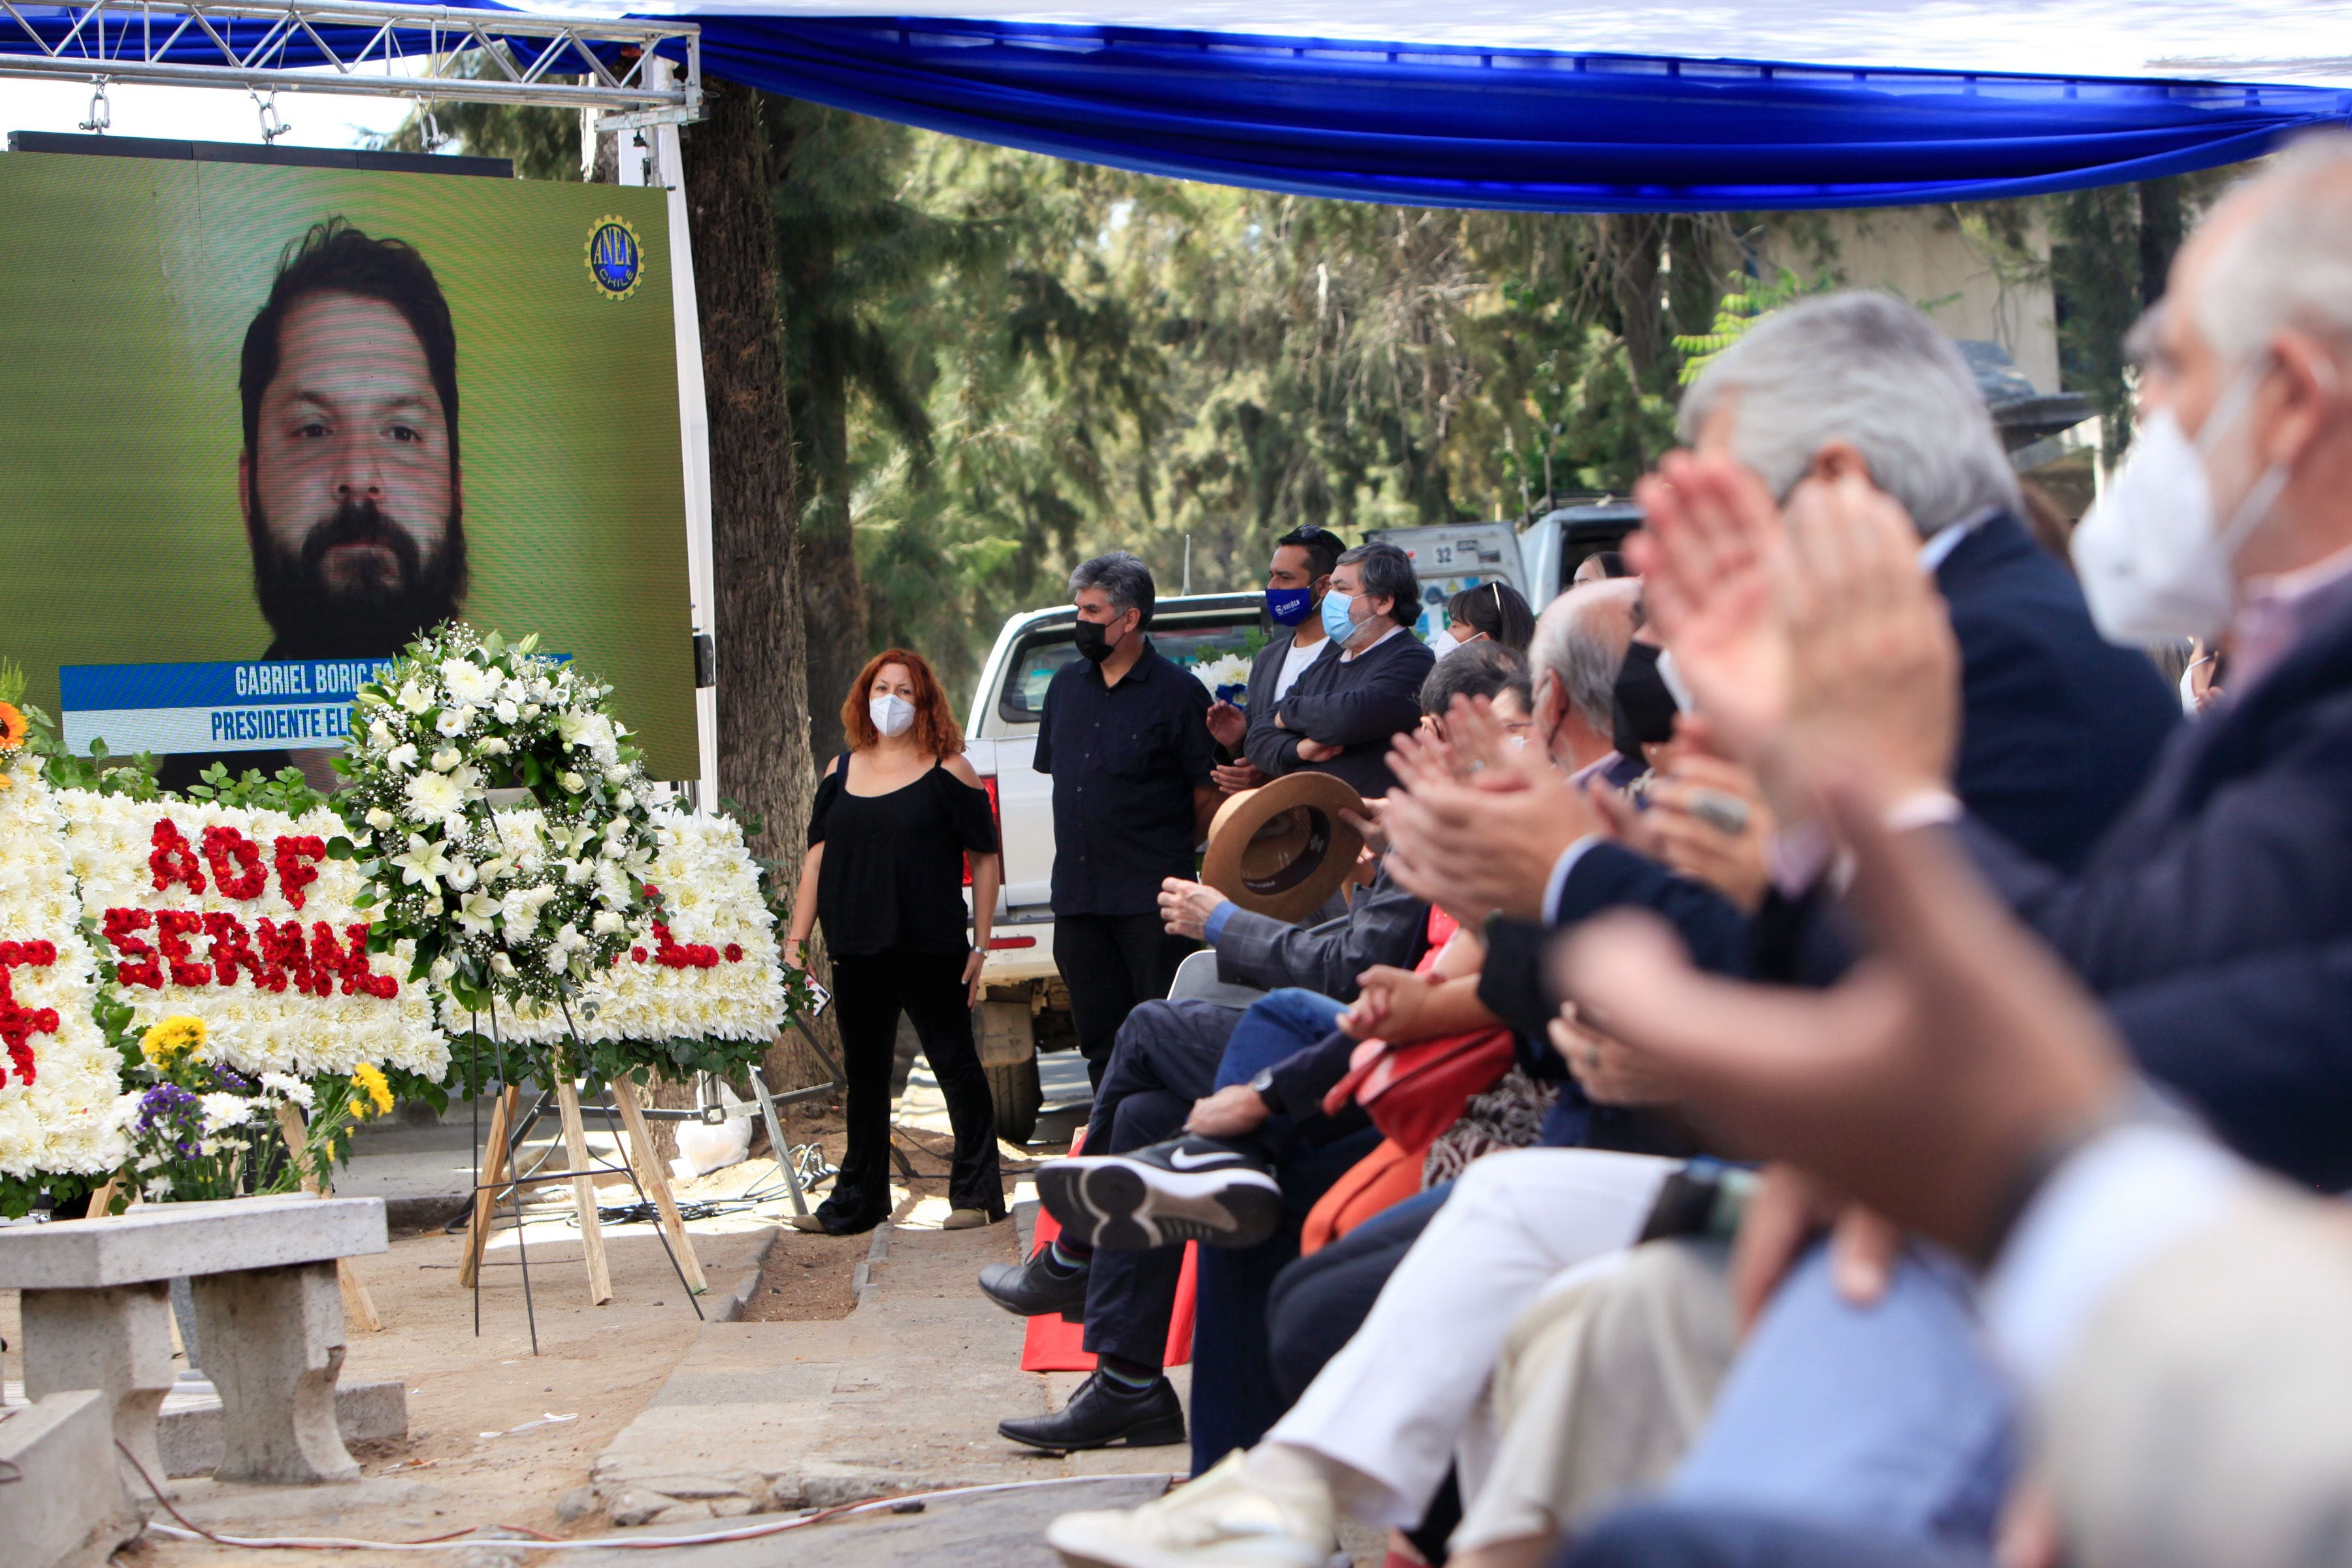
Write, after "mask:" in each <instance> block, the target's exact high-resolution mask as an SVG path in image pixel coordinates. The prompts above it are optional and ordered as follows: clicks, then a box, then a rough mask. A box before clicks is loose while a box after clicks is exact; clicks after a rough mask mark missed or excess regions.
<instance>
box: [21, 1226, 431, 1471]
mask: <svg viewBox="0 0 2352 1568" xmlns="http://www.w3.org/2000/svg"><path fill="white" fill-rule="evenodd" d="M385 1246H386V1242H385V1237H384V1221H383V1199H381V1198H314V1197H310V1196H308V1195H307V1194H300V1193H289V1194H281V1195H278V1196H272V1197H259V1198H233V1199H230V1200H228V1201H226V1202H221V1203H190V1204H147V1205H141V1206H139V1207H137V1208H134V1209H131V1211H130V1212H129V1213H127V1214H122V1215H113V1216H110V1217H106V1218H99V1219H79V1220H61V1221H58V1223H56V1224H53V1225H29V1226H26V1225H19V1226H5V1227H0V1289H12V1288H13V1289H17V1290H21V1291H22V1292H24V1328H25V1389H26V1393H27V1394H30V1395H31V1396H32V1397H33V1398H35V1399H39V1398H41V1397H43V1396H44V1395H46V1394H53V1393H59V1392H63V1391H65V1390H68V1389H76V1388H95V1389H98V1390H99V1391H100V1392H101V1393H102V1394H104V1395H105V1396H106V1399H107V1401H108V1403H109V1405H110V1406H111V1409H112V1413H113V1420H114V1436H115V1438H116V1440H117V1441H119V1442H121V1445H122V1446H123V1447H124V1448H125V1449H127V1450H129V1452H130V1453H131V1456H132V1457H133V1458H136V1459H137V1461H138V1462H139V1464H141V1465H142V1466H144V1467H145V1468H146V1470H147V1473H148V1475H149V1476H151V1477H152V1478H153V1479H154V1481H155V1483H156V1484H157V1485H159V1486H160V1485H162V1484H163V1458H162V1456H161V1454H160V1453H159V1452H158V1451H157V1447H156V1441H155V1419H156V1415H157V1413H158V1412H159V1411H160V1410H161V1409H162V1408H163V1396H164V1395H165V1394H169V1393H171V1392H172V1388H173V1384H174V1383H175V1381H176V1375H175V1373H174V1371H173V1365H172V1327H171V1318H172V1303H171V1294H170V1281H171V1280H173V1279H175V1278H178V1277H180V1276H183V1275H184V1276H186V1277H187V1279H188V1280H189V1283H190V1287H191V1289H192V1291H193V1293H194V1297H195V1303H196V1332H197V1336H198V1338H199V1339H200V1340H201V1341H202V1342H203V1344H204V1355H205V1373H206V1375H207V1376H209V1377H210V1378H211V1379H212V1382H213V1385H214V1387H215V1388H216V1389H217V1390H218V1391H219V1394H220V1399H221V1438H222V1452H221V1462H220V1467H219V1468H217V1469H215V1471H214V1472H213V1474H214V1475H215V1478H216V1479H220V1480H225V1481H251V1482H262V1483H268V1484H276V1485H295V1486H300V1485H309V1484H311V1483H315V1482H320V1481H341V1480H351V1479H355V1478H356V1477H357V1476H358V1475H359V1466H358V1465H356V1464H354V1463H353V1462H352V1457H351V1454H350V1452H349V1451H348V1450H346V1449H345V1448H344V1447H343V1439H342V1435H341V1432H339V1431H338V1430H337V1428H336V1421H335V1380H336V1378H337V1376H338V1375H339V1374H340V1373H341V1370H342V1364H343V1301H342V1292H341V1288H340V1286H338V1284H337V1283H336V1279H335V1260H336V1259H337V1258H351V1257H354V1256H356V1255H358V1254H361V1253H365V1252H382V1251H383V1250H384V1248H385ZM130 1484H131V1486H132V1487H133V1488H134V1489H136V1495H143V1494H144V1492H145V1487H144V1486H143V1485H142V1483H141V1482H139V1481H138V1480H137V1479H135V1478H134V1479H131V1483H130Z"/></svg>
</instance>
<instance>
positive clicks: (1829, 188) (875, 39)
mask: <svg viewBox="0 0 2352 1568" xmlns="http://www.w3.org/2000/svg"><path fill="white" fill-rule="evenodd" d="M697 19H698V20H699V21H700V22H701V23H702V25H703V27H704V35H703V47H704V68H705V70H706V71H708V72H709V74H711V75H714V76H719V77H727V78H732V79H737V80H740V81H745V82H749V83H751V84H752V85H755V86H758V87H761V88H766V89H770V90H772V91H775V92H781V93H787V94H790V95H792V96H793V97H796V98H805V99H812V100H815V101H817V102H820V103H827V104H832V105H834V106H835V107H837V108H841V109H847V110H856V111H857V112H859V113H863V114H872V115H878V116H880V117H882V118H884V119H888V120H898V121H906V122H907V123H908V124H913V125H920V126H924V127H927V128H929V129H930V130H934V131H944V132H951V133H953V134H955V135H958V136H969V137H972V138H975V139H977V140H980V141H984V142H1002V143H1004V144H1006V145H1010V146H1014V147H1025V148H1028V149H1030V150H1032V151H1034V152H1039V153H1053V154H1055V155H1056V156H1059V157H1065V158H1076V159H1082V160H1085V161H1087V162H1090V163H1108V164H1113V165H1115V166H1118V167H1120V168H1127V169H1136V170H1140V171H1143V172H1145V173H1149V174H1174V175H1178V176H1181V177H1182V178H1186V179H1195V180H1208V181H1213V182H1215V183H1218V184H1234V185H1249V186H1255V187H1257V188H1259V189H1263V190H1273V191H1286V192H1294V193H1297V194H1298V195H1317V196H1342V197H1349V198H1352V199H1355V200H1360V201H1375V202H1396V203H1404V204H1416V205H1440V206H1474V207H1498V208H1517V209H1524V210H1536V211H1580V212H1689V211H1712V210H1726V209H1728V210H1756V209H1764V208H1797V207H1847V206H1887V205H1901V204H1906V203H1914V202H1938V201H1955V200H1985V199H1990V198H1995V197H2003V196H2021V195H2034V194H2037V193H2042V192H2049V191H2063V190H2071V189H2074V188H2077V187H2081V186H2085V185H2100V184H2116V183H2117V182H2121V181H2126V180H2141V179H2149V178H2153V177H2155V176H2158V175H2162V174H2181V173H2184V172H2186V171H2189V170H2192V169H2201V168H2209V167H2211V166H2213V165H2216V164H2221V163H2233V162H2237V161H2240V160H2242V159H2246V158H2251V157H2254V156H2256V155H2258V154H2259V153H2263V152H2264V151H2266V150H2267V149H2268V148H2270V147H2271V146H2272V145H2273V143H2274V142H2277V141H2278V140H2279V139H2280V138H2281V137H2283V136H2285V135H2288V134H2291V133H2293V132H2296V131H2299V130H2302V129H2305V128H2306V127H2310V126H2315V125H2320V124H2326V123H2331V122H2342V121H2345V120H2346V119H2347V115H2352V92H2346V91H2342V90H2339V89H2335V88H2327V87H2303V86H2248V85H2229V84H2220V83H2211V82H2197V81H2176V80H2153V79H2137V80H2134V79H2103V78H2076V77H2034V76H1988V75H1982V74H1978V73H1974V72H1967V73H1963V72H1946V71H1934V70H1902V69H1864V68H1850V69H1840V68H1823V67H1819V66H1805V65H1797V64H1789V63H1778V62H1771V63H1768V62H1761V61H1749V60H1723V59H1682V58H1666V57H1657V56H1626V55H1616V54H1566V53H1553V52H1547V51H1540V50H1526V49H1513V50H1495V49H1481V48H1477V47H1467V46H1460V45H1429V44H1391V45H1381V44H1378V43H1366V42H1361V41H1357V40H1317V39H1309V38H1297V37H1263V36H1256V35H1250V34H1241V33H1232V32H1219V33H1207V32H1172V31H1162V30H1154V29H1149V28H1140V27H1121V26H1048V25H1041V24H1035V23H1015V22H1001V21H987V20H956V19H941V18H926V19H919V20H915V19H909V20H901V21H895V22H893V21H875V20H863V19H856V18H820V17H803V16H795V17H782V16H779V17H750V16H740V15H739V14H733V13H730V14H729V15H725V16H710V15H705V16H700V17H698V18H697Z"/></svg>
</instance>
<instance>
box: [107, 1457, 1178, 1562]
mask: <svg viewBox="0 0 2352 1568" xmlns="http://www.w3.org/2000/svg"><path fill="white" fill-rule="evenodd" d="M114 1447H115V1451H116V1452H118V1453H120V1454H121V1456H122V1457H123V1458H125V1459H126V1460H128V1461H129V1462H130V1465H131V1468H132V1469H134V1470H137V1471H138V1472H139V1479H141V1480H142V1481H144V1482H146V1483H147V1489H148V1490H149V1491H150V1492H152V1493H153V1494H154V1497H155V1500H156V1501H157V1502H158V1503H161V1504H162V1505H163V1511H164V1512H166V1513H168V1514H170V1515H171V1516H172V1517H173V1519H175V1520H177V1521H179V1523H178V1524H177V1525H176V1526H175V1525H169V1524H150V1525H148V1526H147V1529H148V1531H150V1532H151V1533H153V1534H156V1535H164V1536H172V1537H175V1538H178V1539H183V1540H189V1541H209V1542H212V1543H213V1544H214V1545H215V1546H233V1547H237V1548H240V1549H242V1550H245V1551H251V1552H295V1551H299V1552H446V1551H449V1550H450V1549H451V1548H453V1547H457V1546H500V1547H511V1548H513V1549H514V1550H516V1551H519V1552H586V1551H591V1550H595V1551H608V1550H619V1551H624V1552H667V1551H668V1550H669V1549H670V1548H671V1547H673V1546H716V1545H719V1544H721V1543H723V1542H730V1541H757V1540H758V1539H760V1538H761V1536H763V1535H782V1534H783V1533H784V1532H785V1531H793V1530H806V1529H807V1528H808V1527H809V1526H811V1525H813V1524H823V1523H824V1521H827V1520H830V1519H846V1518H848V1517H850V1516H851V1515H853V1514H860V1513H872V1512H874V1511H875V1510H878V1509H888V1510H892V1511H893V1512H914V1511H917V1510H910V1509H908V1508H907V1507H906V1506H905V1505H906V1504H908V1503H910V1502H913V1503H928V1502H931V1501H935V1500H939V1499H942V1498H956V1497H977V1496H979V1495H981V1494H982V1493H985V1492H1010V1491H1025V1490H1029V1489H1034V1488H1037V1487H1066V1486H1071V1485H1075V1484H1076V1483H1077V1482H1080V1481H1099V1480H1101V1479H1104V1478H1103V1477H1101V1476H1050V1477H1047V1478H1045V1479H1041V1480H1032V1481H992V1482H989V1483H988V1484H986V1485H984V1486H976V1487H947V1488H944V1489H940V1490H939V1491H929V1492H902V1493H900V1494H898V1495H897V1496H895V1497H880V1498H869V1499H867V1500H866V1501H864V1502H852V1503H842V1504H839V1505H837V1506H835V1507H833V1508H821V1509H814V1510H810V1511H809V1512H806V1513H802V1514H795V1515H793V1517H792V1518H790V1519H781V1520H773V1521H766V1522H763V1523H760V1524H748V1525H741V1526H738V1527H737V1528H735V1529H733V1530H712V1531H702V1532H700V1533H698V1534H694V1535H605V1536H594V1537H590V1538H587V1539H584V1540H578V1541H564V1540H560V1539H558V1538H556V1537H553V1536H549V1535H544V1534H541V1532H540V1531H535V1530H531V1531H525V1530H521V1529H520V1528H518V1527H516V1526H514V1525H506V1524H500V1525H493V1526H491V1527H490V1528H492V1529H494V1530H501V1531H509V1532H510V1533H508V1534H504V1535H477V1534H475V1533H474V1532H475V1531H478V1530H479V1529H481V1528H482V1527H481V1526H480V1525H473V1526H470V1527H468V1528H467V1529H465V1530H460V1531H455V1532H453V1533H451V1534H448V1535H436V1536H430V1537H428V1538H426V1539H425V1540H423V1541H363V1540H360V1539H358V1538H356V1537H352V1536H342V1535H223V1534H221V1533H219V1532H218V1531H210V1530H206V1529H205V1527H204V1526H202V1525H200V1524H198V1523H196V1522H195V1521H193V1520H191V1519H189V1518H188V1517H187V1515H185V1514H184V1513H182V1512H181V1511H180V1510H178V1509H176V1508H173V1506H172V1500H171V1499H170V1498H168V1497H166V1496H164V1495H163V1488H161V1487H159V1486H157V1485H156V1484H155V1478H154V1477H152V1476H151V1475H149V1474H148V1473H147V1467H146V1466H144V1465H142V1464H141V1463H140V1462H139V1460H138V1458H137V1456H135V1455H133V1454H132V1453H131V1450H130V1449H129V1448H126V1447H123V1446H122V1444H121V1442H120V1441H118V1442H116V1444H115V1445H114ZM1141 1479H1152V1478H1151V1477H1150V1475H1149V1474H1148V1473H1147V1474H1146V1475H1145V1476H1144V1477H1142V1478H1141ZM1159 1479H1162V1480H1164V1481H1166V1482H1167V1483H1168V1484H1169V1485H1170V1486H1173V1485H1175V1484H1176V1483H1177V1482H1179V1481H1181V1479H1183V1478H1182V1477H1181V1476H1177V1475H1173V1474H1171V1475H1167V1476H1164V1477H1160V1478H1159Z"/></svg>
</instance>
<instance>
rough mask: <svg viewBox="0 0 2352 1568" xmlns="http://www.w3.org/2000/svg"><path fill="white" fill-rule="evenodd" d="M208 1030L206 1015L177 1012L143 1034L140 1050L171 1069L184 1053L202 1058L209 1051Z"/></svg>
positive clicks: (145, 1055)
mask: <svg viewBox="0 0 2352 1568" xmlns="http://www.w3.org/2000/svg"><path fill="white" fill-rule="evenodd" d="M205 1033H206V1031H205V1021H204V1020H203V1019H202V1018H195V1017H191V1016H188V1015H187V1014H185V1013H180V1014H175V1015H174V1016H172V1017H169V1018H166V1019H164V1020H163V1022H162V1023H160V1024H157V1025H156V1026H153V1027H152V1028H151V1029H149V1030H148V1031H147V1032H146V1033H145V1034H143V1035H142V1036H140V1037H139V1051H140V1054H141V1055H142V1056H144V1057H145V1058H147V1059H148V1060H149V1061H150V1062H152V1063H153V1064H154V1065H155V1066H156V1067H158V1068H163V1070H164V1071H166V1072H169V1071H170V1070H171V1069H172V1066H173V1063H175V1062H177V1061H178V1060H179V1059H180V1058H182V1057H183V1056H188V1057H197V1058H201V1057H202V1056H203V1055H204V1054H205Z"/></svg>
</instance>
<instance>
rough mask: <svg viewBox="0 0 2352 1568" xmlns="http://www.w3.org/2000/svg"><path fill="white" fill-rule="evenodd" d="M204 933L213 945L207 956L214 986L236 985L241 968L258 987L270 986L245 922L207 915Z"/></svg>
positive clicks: (219, 915)
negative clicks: (211, 968) (255, 953)
mask: <svg viewBox="0 0 2352 1568" xmlns="http://www.w3.org/2000/svg"><path fill="white" fill-rule="evenodd" d="M217 875H218V872H217V871H215V876H217ZM205 935H206V936H208V937H210V938H212V942H213V944H212V948H211V950H210V951H209V952H206V953H205V957H207V958H209V959H210V960H212V966H213V981H214V984H218V985H234V984H236V972H237V971H238V970H240V969H242V970H244V971H245V972H246V973H247V974H249V975H251V976H252V977H253V984H255V985H256V986H257V987H264V988H266V987H267V986H268V984H269V982H268V977H267V975H266V973H265V972H264V970H263V968H262V963H261V960H259V959H258V958H256V957H255V956H254V953H253V942H252V938H251V936H250V935H249V934H248V933H247V931H246V929H245V922H244V921H241V920H239V919H237V918H236V916H235V915H226V914H219V913H213V914H208V915H206V916H205Z"/></svg>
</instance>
